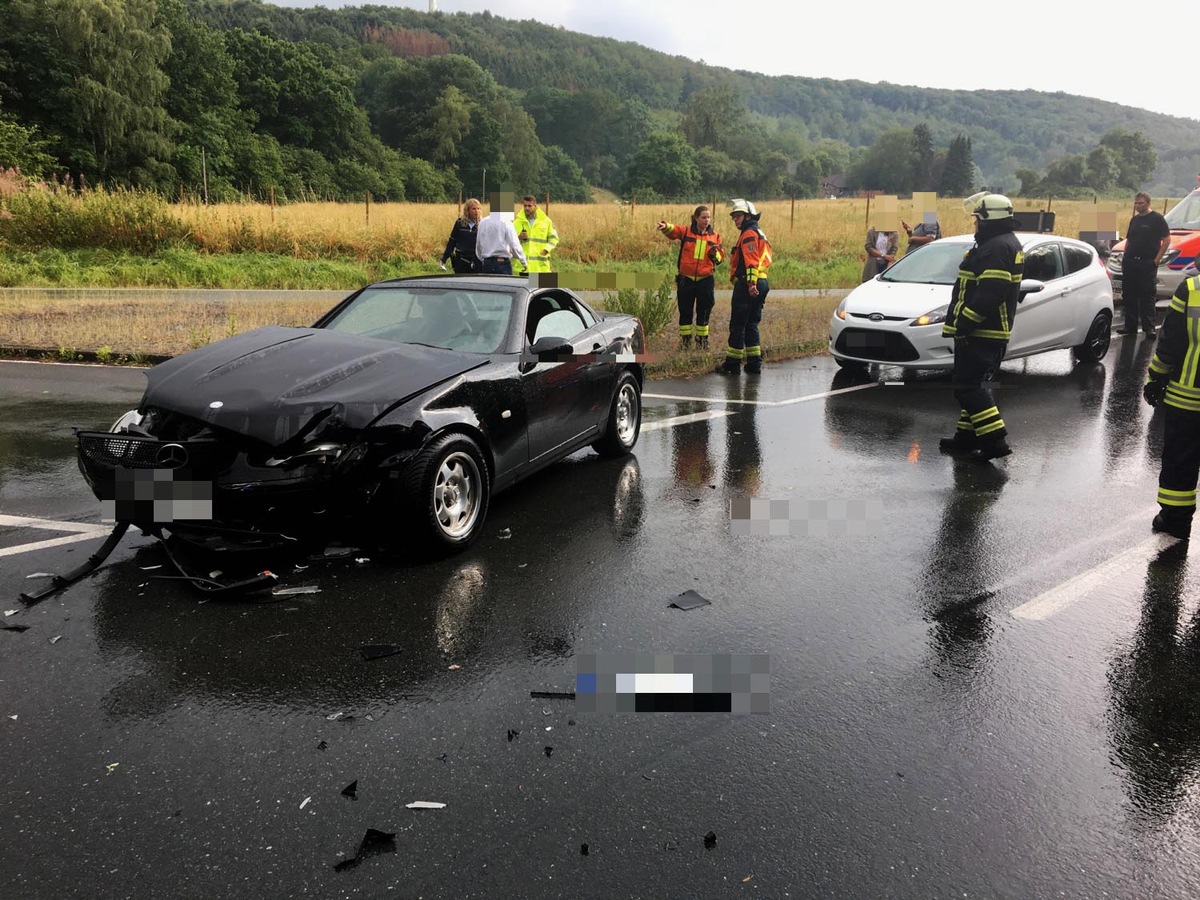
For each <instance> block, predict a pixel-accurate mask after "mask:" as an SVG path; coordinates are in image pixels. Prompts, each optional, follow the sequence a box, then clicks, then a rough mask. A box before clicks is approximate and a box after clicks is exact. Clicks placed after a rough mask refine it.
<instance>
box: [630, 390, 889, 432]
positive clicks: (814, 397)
mask: <svg viewBox="0 0 1200 900" xmlns="http://www.w3.org/2000/svg"><path fill="white" fill-rule="evenodd" d="M873 387H879V382H878V381H873V382H871V383H870V384H856V385H854V386H853V387H846V388H838V389H837V390H834V391H822V392H821V393H819V394H805V395H804V396H803V397H789V398H788V399H787V400H742V399H733V398H726V397H687V396H683V395H681V394H642V396H643V397H649V398H651V399H652V400H685V401H689V402H692V403H725V404H731V405H743V406H791V405H792V404H795V403H807V402H808V401H810V400H823V399H824V398H826V397H835V396H837V395H838V394H850V393H853V392H854V391H865V390H867V389H868V388H873ZM681 418H682V417H681ZM663 421H664V422H665V421H667V420H666V419H664V420H663ZM679 424H683V423H679Z"/></svg>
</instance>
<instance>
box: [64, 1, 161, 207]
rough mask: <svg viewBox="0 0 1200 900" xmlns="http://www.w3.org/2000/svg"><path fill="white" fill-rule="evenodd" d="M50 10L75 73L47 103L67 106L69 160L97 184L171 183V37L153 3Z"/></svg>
mask: <svg viewBox="0 0 1200 900" xmlns="http://www.w3.org/2000/svg"><path fill="white" fill-rule="evenodd" d="M45 10H46V16H47V21H45V22H44V25H45V27H46V28H47V29H51V28H52V29H53V32H54V33H55V36H56V37H57V39H58V40H59V41H60V42H61V51H60V52H61V54H62V56H63V57H65V59H66V60H69V63H68V65H69V67H70V68H69V71H70V72H71V74H72V83H71V84H70V85H69V86H64V87H63V88H61V89H60V91H59V92H58V96H57V97H56V98H45V99H47V100H50V101H51V102H54V100H57V101H59V102H61V103H63V111H64V112H66V113H67V115H66V116H61V117H60V121H61V122H62V123H63V125H62V127H63V131H64V132H65V133H66V134H67V135H68V140H69V142H70V149H69V154H70V156H71V157H72V160H71V161H72V162H74V163H75V164H76V165H78V166H79V167H80V168H82V169H84V170H85V171H87V172H88V173H89V174H91V175H93V176H94V177H95V179H96V180H108V179H110V178H112V179H116V180H119V181H127V182H130V183H133V184H141V185H146V186H151V185H154V184H156V183H161V182H163V181H169V180H170V179H171V177H172V175H173V173H172V172H171V170H170V169H168V168H167V166H166V160H168V159H169V158H170V156H171V152H172V140H171V138H172V132H173V130H174V123H173V122H172V121H171V119H170V118H169V117H168V116H167V111H166V108H165V107H164V105H163V102H164V99H165V97H166V93H167V87H168V79H167V76H166V74H165V73H164V72H163V69H162V66H163V63H164V62H165V61H166V59H167V56H168V55H169V53H170V51H171V36H170V34H169V33H168V32H167V29H166V28H165V27H164V25H163V23H162V22H161V21H160V20H159V19H158V5H157V3H156V2H155V0H124V2H121V3H112V2H108V0H48V2H46V4H45Z"/></svg>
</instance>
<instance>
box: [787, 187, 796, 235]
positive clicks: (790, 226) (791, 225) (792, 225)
mask: <svg viewBox="0 0 1200 900" xmlns="http://www.w3.org/2000/svg"><path fill="white" fill-rule="evenodd" d="M795 230H796V195H795V194H792V220H791V222H790V223H788V231H795Z"/></svg>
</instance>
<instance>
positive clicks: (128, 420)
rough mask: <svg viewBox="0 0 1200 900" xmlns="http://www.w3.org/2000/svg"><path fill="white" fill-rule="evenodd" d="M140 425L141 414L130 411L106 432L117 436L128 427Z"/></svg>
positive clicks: (134, 410)
mask: <svg viewBox="0 0 1200 900" xmlns="http://www.w3.org/2000/svg"><path fill="white" fill-rule="evenodd" d="M141 424H142V414H141V413H140V412H138V411H137V410H136V409H131V410H130V411H129V412H127V413H125V415H123V416H121V418H119V419H117V421H115V422H113V426H112V428H110V429H108V430H109V431H110V432H112V433H113V434H117V433H119V432H122V431H124V430H125V429H126V428H128V427H129V426H130V425H141Z"/></svg>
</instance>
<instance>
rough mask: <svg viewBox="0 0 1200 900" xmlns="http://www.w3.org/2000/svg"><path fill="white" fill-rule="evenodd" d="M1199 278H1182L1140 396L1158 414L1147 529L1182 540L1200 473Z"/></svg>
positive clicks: (1188, 528) (1189, 523)
mask: <svg viewBox="0 0 1200 900" xmlns="http://www.w3.org/2000/svg"><path fill="white" fill-rule="evenodd" d="M1198 371H1200V276H1193V277H1191V278H1188V279H1185V280H1184V281H1183V282H1182V283H1181V284H1180V285H1179V288H1178V289H1177V290H1176V291H1175V296H1174V297H1172V298H1171V305H1170V307H1168V309H1167V316H1166V319H1165V320H1164V321H1163V326H1162V334H1161V337H1160V340H1159V342H1158V349H1157V352H1155V354H1154V358H1153V359H1152V360H1150V372H1149V377H1148V378H1147V379H1146V386H1145V388H1143V389H1142V393H1143V395H1144V396H1145V398H1146V402H1147V403H1149V404H1150V405H1151V406H1159V405H1160V404H1161V405H1162V406H1164V407H1165V409H1164V410H1163V412H1164V414H1165V416H1164V418H1165V421H1164V422H1163V449H1162V470H1161V471H1160V472H1159V473H1158V505H1159V506H1160V507H1162V510H1161V512H1159V514H1158V515H1156V516H1155V517H1154V522H1153V523H1152V525H1151V527H1152V528H1153V529H1154V530H1155V531H1160V532H1165V533H1166V534H1170V535H1173V536H1174V537H1177V538H1181V539H1182V540H1185V541H1186V540H1187V539H1188V535H1189V534H1190V533H1191V530H1192V516H1193V515H1194V514H1195V512H1196V477H1197V474H1198V473H1200V374H1198Z"/></svg>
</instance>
